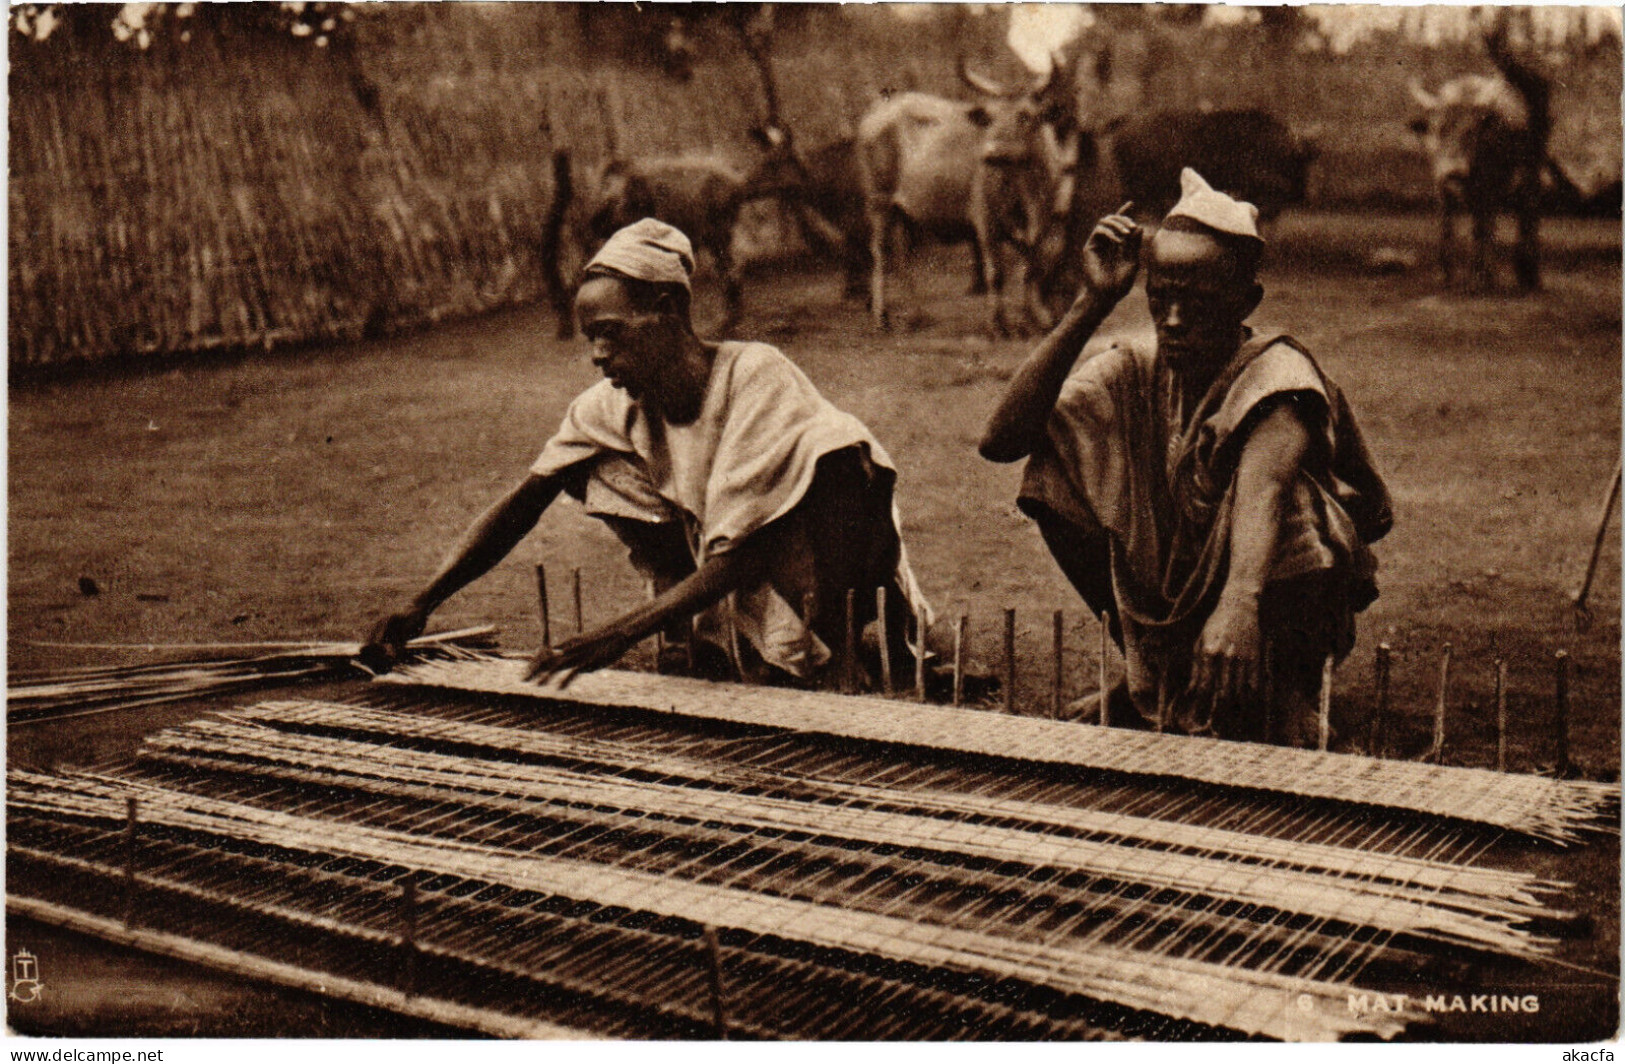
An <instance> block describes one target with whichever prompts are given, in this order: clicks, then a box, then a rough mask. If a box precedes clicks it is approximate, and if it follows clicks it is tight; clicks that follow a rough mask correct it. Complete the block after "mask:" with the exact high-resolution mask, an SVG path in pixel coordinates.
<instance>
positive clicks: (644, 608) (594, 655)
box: [526, 525, 782, 679]
mask: <svg viewBox="0 0 1625 1064" xmlns="http://www.w3.org/2000/svg"><path fill="white" fill-rule="evenodd" d="M778 538H779V537H778V535H777V529H776V528H775V527H774V526H772V525H770V526H768V527H767V528H765V529H762V530H761V531H759V532H757V533H755V534H754V535H751V536H748V537H746V538H745V539H743V540H740V541H739V542H738V543H737V544H735V545H734V547H733V549H732V550H729V551H726V552H724V553H722V554H717V555H713V556H712V557H710V558H707V559H706V560H705V562H704V563H703V564H702V565H701V566H700V567H699V568H698V569H697V570H695V571H694V572H692V573H690V574H689V575H688V576H686V577H684V578H683V579H682V580H680V581H678V582H677V583H675V584H673V585H672V586H671V587H669V588H667V589H666V590H665V591H664V592H662V593H661V594H659V595H657V596H656V597H655V598H654V599H652V600H650V601H649V602H646V603H644V604H643V605H641V606H638V607H637V608H636V609H633V610H629V611H628V612H626V613H624V614H622V615H621V616H620V617H617V618H616V619H615V620H613V621H611V622H609V623H608V624H606V625H603V626H602V627H600V628H595V629H594V630H592V631H591V632H587V633H584V634H583V635H580V636H577V637H576V638H575V639H572V640H570V641H569V642H567V643H563V644H561V645H560V646H558V647H557V648H552V649H550V648H547V647H543V648H542V649H541V650H540V651H538V652H537V654H536V656H535V657H534V658H533V659H532V660H531V664H530V671H529V673H528V674H527V677H526V678H527V679H534V678H536V677H538V676H546V675H551V674H553V673H562V672H565V671H567V670H569V671H588V670H591V669H596V668H600V667H601V666H604V665H609V664H611V663H613V662H614V661H616V660H617V659H618V658H620V656H621V655H623V654H625V653H626V652H627V651H628V650H631V649H632V648H633V647H634V646H636V645H637V644H638V643H639V642H641V641H642V640H644V639H647V638H648V637H649V636H651V635H653V634H654V633H655V632H657V631H659V630H660V629H662V628H664V627H665V626H666V623H667V622H668V621H669V620H671V619H672V618H675V617H692V616H693V615H694V614H696V613H699V612H700V611H701V610H704V609H706V608H707V607H709V606H711V605H713V604H714V603H716V602H718V601H720V600H721V599H722V598H723V597H725V596H726V595H728V594H729V593H731V592H734V591H738V590H740V589H741V588H745V587H749V586H751V585H754V584H757V583H760V582H761V581H762V580H763V579H765V577H766V575H767V572H768V568H769V566H770V565H771V563H772V560H773V558H774V557H775V556H776V555H777V552H778V551H779V550H780V549H782V545H781V544H780V543H779V542H778Z"/></svg>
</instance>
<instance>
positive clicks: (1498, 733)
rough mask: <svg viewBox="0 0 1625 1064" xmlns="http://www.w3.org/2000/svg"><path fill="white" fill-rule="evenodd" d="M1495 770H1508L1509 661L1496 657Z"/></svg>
mask: <svg viewBox="0 0 1625 1064" xmlns="http://www.w3.org/2000/svg"><path fill="white" fill-rule="evenodd" d="M1495 770H1496V771H1497V772H1505V771H1506V770H1507V663H1506V662H1505V661H1504V660H1502V659H1501V658H1496V659H1495Z"/></svg>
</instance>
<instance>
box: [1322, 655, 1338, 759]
mask: <svg viewBox="0 0 1625 1064" xmlns="http://www.w3.org/2000/svg"><path fill="white" fill-rule="evenodd" d="M1336 664H1337V659H1336V658H1334V657H1333V656H1332V655H1330V654H1327V655H1326V660H1325V661H1324V662H1323V663H1322V664H1321V666H1320V746H1319V749H1321V750H1323V751H1324V750H1325V749H1326V748H1327V747H1328V746H1330V745H1331V742H1332V669H1333V667H1334V666H1336Z"/></svg>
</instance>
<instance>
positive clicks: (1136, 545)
mask: <svg viewBox="0 0 1625 1064" xmlns="http://www.w3.org/2000/svg"><path fill="white" fill-rule="evenodd" d="M1181 180H1182V192H1183V195H1182V197H1181V199H1180V202H1179V203H1178V204H1177V205H1175V207H1174V208H1173V210H1172V211H1170V212H1169V213H1168V216H1167V218H1166V219H1165V220H1164V222H1163V224H1162V226H1161V228H1160V229H1159V230H1158V231H1157V234H1156V236H1155V237H1153V238H1152V240H1151V243H1150V248H1149V254H1148V256H1147V269H1146V298H1147V301H1148V303H1149V306H1150V311H1151V318H1152V322H1153V324H1154V326H1155V329H1156V349H1155V350H1154V351H1149V352H1148V351H1143V350H1136V349H1134V348H1132V347H1129V346H1126V345H1122V344H1119V345H1115V346H1112V347H1109V348H1107V349H1106V350H1104V351H1102V352H1100V353H1099V354H1097V355H1094V356H1093V357H1091V358H1089V359H1087V360H1085V361H1084V362H1083V363H1082V364H1081V365H1077V366H1076V368H1074V364H1075V363H1076V362H1077V360H1078V357H1079V355H1080V354H1081V353H1082V351H1083V347H1084V344H1085V343H1086V342H1087V341H1088V340H1089V338H1090V337H1091V336H1092V335H1093V334H1094V332H1095V330H1096V329H1097V328H1098V327H1099V326H1100V323H1101V322H1102V321H1103V320H1104V319H1105V318H1106V315H1107V314H1109V313H1110V312H1111V310H1112V308H1113V307H1115V306H1116V305H1117V303H1118V302H1119V301H1120V300H1121V299H1122V298H1123V297H1124V296H1125V295H1127V294H1128V292H1129V290H1130V289H1131V288H1132V287H1133V284H1134V279H1135V276H1136V274H1137V273H1138V270H1139V252H1140V243H1141V230H1140V228H1139V227H1138V226H1137V225H1135V224H1134V222H1132V221H1131V220H1130V219H1129V218H1127V217H1126V216H1124V215H1123V214H1122V213H1119V214H1114V215H1111V216H1108V217H1107V218H1105V219H1103V220H1102V221H1101V223H1100V224H1099V225H1098V226H1097V227H1096V228H1095V230H1094V232H1093V233H1091V234H1090V237H1089V241H1088V243H1087V245H1086V246H1085V249H1084V252H1083V257H1084V262H1083V267H1084V276H1085V281H1084V284H1083V287H1082V289H1081V291H1080V292H1079V294H1078V297H1077V299H1076V301H1075V302H1074V303H1073V305H1072V307H1071V309H1070V310H1069V311H1068V312H1067V314H1066V316H1065V317H1064V318H1063V320H1062V321H1061V323H1060V324H1059V325H1057V326H1056V328H1055V330H1054V331H1053V332H1051V333H1050V335H1049V336H1048V337H1046V338H1045V339H1044V340H1043V342H1042V343H1040V344H1039V346H1038V348H1037V349H1036V350H1035V351H1034V352H1033V353H1032V354H1031V355H1030V356H1029V357H1028V359H1027V360H1026V362H1025V363H1023V365H1022V366H1021V368H1020V370H1019V371H1018V372H1017V373H1016V375H1015V377H1014V378H1013V379H1012V381H1011V384H1010V387H1009V389H1008V391H1007V392H1006V394H1005V396H1004V399H1003V401H1002V402H1001V403H1000V405H999V407H998V409H997V410H996V411H995V412H994V414H993V417H992V419H991V420H990V422H989V424H988V427H987V431H986V434H985V436H984V437H983V440H982V444H981V453H982V455H983V457H985V458H988V459H990V460H992V461H995V462H1013V461H1015V460H1017V459H1019V458H1027V459H1028V462H1027V468H1026V475H1025V476H1024V478H1023V480H1022V485H1021V493H1020V497H1019V503H1020V505H1021V507H1022V509H1023V511H1024V512H1026V513H1027V514H1028V515H1029V516H1030V517H1032V518H1033V519H1034V521H1035V522H1036V523H1037V525H1038V528H1039V531H1040V533H1041V534H1042V535H1043V537H1044V541H1045V544H1046V545H1047V546H1048V547H1049V549H1050V552H1051V553H1052V554H1053V555H1054V557H1055V559H1056V561H1057V562H1058V563H1059V564H1060V566H1061V569H1062V571H1063V572H1065V574H1066V576H1067V578H1068V579H1069V580H1070V581H1071V582H1072V584H1073V586H1074V587H1076V588H1077V590H1078V592H1079V593H1080V594H1081V595H1082V596H1083V598H1084V600H1085V602H1087V603H1088V605H1089V607H1090V608H1091V609H1092V610H1093V611H1094V612H1095V613H1096V614H1101V613H1105V614H1109V615H1110V620H1111V624H1112V629H1113V634H1114V635H1115V636H1116V637H1117V638H1118V639H1119V641H1120V644H1121V646H1122V649H1123V654H1124V658H1125V660H1126V661H1127V670H1126V672H1127V676H1126V681H1125V684H1124V686H1123V687H1122V688H1119V689H1118V690H1116V691H1114V692H1112V694H1111V697H1110V698H1109V699H1108V698H1107V697H1106V692H1102V702H1103V703H1104V705H1103V706H1102V711H1103V712H1110V714H1111V719H1112V722H1113V723H1123V724H1134V725H1140V726H1155V727H1165V728H1168V729H1170V730H1178V731H1183V732H1186V733H1188V734H1208V735H1217V736H1220V737H1224V738H1235V739H1250V740H1267V741H1274V742H1283V743H1287V744H1291V745H1298V746H1309V745H1313V744H1314V743H1315V742H1316V741H1317V733H1318V726H1317V713H1316V708H1317V701H1318V694H1319V690H1320V682H1321V670H1322V665H1323V663H1324V661H1325V659H1326V657H1327V656H1328V655H1335V656H1336V657H1338V658H1341V657H1343V656H1344V655H1346V654H1347V653H1348V652H1349V650H1350V649H1351V648H1352V647H1353V645H1354V615H1355V613H1357V612H1358V611H1360V610H1362V609H1364V608H1365V607H1366V606H1367V605H1369V604H1370V602H1371V601H1372V600H1373V599H1374V598H1375V597H1376V584H1375V580H1374V577H1375V573H1376V563H1375V559H1374V558H1373V557H1372V555H1371V552H1370V550H1369V549H1368V547H1369V544H1371V543H1372V542H1374V541H1375V540H1377V539H1380V538H1381V537H1382V536H1383V535H1384V534H1386V533H1387V531H1388V529H1389V527H1390V526H1391V524H1392V514H1391V510H1390V505H1389V499H1388V493H1387V490H1386V488H1385V487H1384V485H1383V483H1382V479H1381V477H1380V476H1379V475H1378V473H1377V472H1376V470H1375V468H1374V466H1373V464H1372V461H1371V457H1370V454H1369V453H1368V451H1367V449H1366V447H1365V444H1364V442H1363V441H1362V439H1361V437H1360V433H1359V430H1358V428H1357V427H1356V426H1355V423H1354V418H1353V416H1352V414H1351V412H1350V410H1349V407H1348V405H1347V403H1346V402H1345V401H1344V398H1343V395H1342V393H1341V392H1340V391H1339V390H1338V389H1337V387H1336V386H1335V385H1334V384H1333V383H1332V382H1331V381H1330V380H1329V379H1328V378H1327V377H1326V375H1325V374H1324V373H1322V372H1321V370H1320V368H1319V366H1318V365H1316V363H1315V360H1314V359H1313V358H1312V357H1311V356H1310V355H1309V352H1308V351H1306V350H1305V349H1304V348H1303V346H1302V345H1301V344H1299V343H1298V342H1297V341H1295V340H1293V339H1291V338H1290V337H1288V336H1285V335H1281V334H1278V333H1254V332H1253V331H1252V330H1251V329H1250V328H1249V327H1248V326H1247V325H1246V324H1245V322H1246V319H1247V317H1248V316H1249V315H1250V314H1251V313H1252V312H1253V310H1254V309H1255V308H1256V307H1257V306H1258V304H1259V301H1260V299H1262V298H1263V292H1264V290H1263V287H1262V286H1261V285H1260V284H1259V283H1258V279H1257V268H1258V260H1259V257H1260V254H1261V252H1262V250H1263V241H1262V239H1260V237H1259V235H1258V228H1257V211H1256V209H1255V208H1254V207H1253V206H1252V205H1251V204H1247V203H1241V202H1239V201H1237V200H1234V199H1231V198H1230V197H1229V196H1226V195H1223V194H1222V193H1219V192H1216V191H1214V190H1213V189H1211V188H1209V187H1208V185H1207V183H1206V182H1205V181H1203V179H1202V178H1201V177H1200V175H1198V174H1197V173H1196V172H1195V171H1193V170H1189V169H1187V170H1185V171H1184V173H1183V174H1182V177H1181ZM1124 209H1125V210H1126V209H1127V207H1126V206H1125V208H1124Z"/></svg>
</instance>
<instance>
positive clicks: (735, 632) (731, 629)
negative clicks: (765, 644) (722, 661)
mask: <svg viewBox="0 0 1625 1064" xmlns="http://www.w3.org/2000/svg"><path fill="white" fill-rule="evenodd" d="M722 611H723V615H724V617H725V618H726V620H727V623H728V658H729V659H730V660H731V661H732V662H733V667H734V678H735V679H737V680H738V681H739V682H740V683H744V682H745V659H744V658H743V657H741V656H740V654H739V624H738V617H739V598H738V593H737V592H734V591H730V592H728V597H727V598H725V599H723V600H722Z"/></svg>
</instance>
